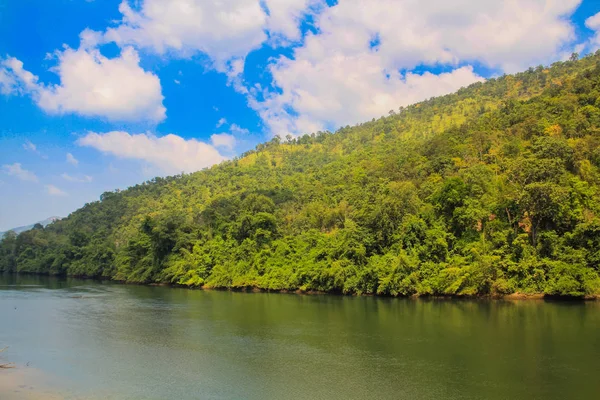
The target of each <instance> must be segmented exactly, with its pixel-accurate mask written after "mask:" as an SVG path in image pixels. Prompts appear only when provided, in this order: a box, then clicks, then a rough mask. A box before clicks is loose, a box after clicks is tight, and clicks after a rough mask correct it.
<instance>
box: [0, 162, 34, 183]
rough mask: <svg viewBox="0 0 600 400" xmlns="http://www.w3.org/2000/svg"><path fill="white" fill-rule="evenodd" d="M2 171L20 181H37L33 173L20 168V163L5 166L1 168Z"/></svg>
mask: <svg viewBox="0 0 600 400" xmlns="http://www.w3.org/2000/svg"><path fill="white" fill-rule="evenodd" d="M2 171H3V172H4V173H5V174H7V175H11V176H14V177H17V178H19V179H20V180H22V181H28V182H37V181H38V177H37V176H36V175H35V174H34V173H33V172H31V171H28V170H26V169H24V168H23V167H22V166H21V163H14V164H5V165H3V166H2Z"/></svg>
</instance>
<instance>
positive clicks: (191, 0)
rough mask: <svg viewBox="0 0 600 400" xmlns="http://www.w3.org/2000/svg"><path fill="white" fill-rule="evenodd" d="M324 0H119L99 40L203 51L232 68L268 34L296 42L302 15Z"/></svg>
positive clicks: (156, 48)
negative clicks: (116, 18) (113, 22)
mask: <svg viewBox="0 0 600 400" xmlns="http://www.w3.org/2000/svg"><path fill="white" fill-rule="evenodd" d="M324 4H325V2H324V0H227V1H205V0H178V1H164V0H142V1H141V2H140V6H139V7H136V8H135V9H134V8H133V7H132V6H131V5H130V1H128V0H123V1H122V2H121V4H120V6H119V11H120V12H121V14H122V16H123V17H122V20H121V22H120V24H119V25H117V26H116V27H114V28H109V29H107V31H106V32H105V33H104V35H103V40H104V41H114V42H116V43H117V44H119V45H121V46H123V45H135V46H137V47H142V48H147V49H150V50H152V51H154V52H156V53H159V54H164V53H167V52H170V53H174V54H177V55H179V56H189V55H192V54H194V53H196V52H202V53H205V54H206V55H208V56H209V57H210V59H211V60H212V61H213V62H214V64H215V67H216V68H217V69H218V70H221V71H228V70H230V69H233V70H235V69H237V65H236V63H239V61H240V59H243V58H245V57H246V55H247V54H248V53H249V52H250V51H252V50H254V49H256V48H258V47H260V46H261V45H262V44H263V43H264V42H265V41H267V39H268V38H269V36H271V37H276V38H278V39H279V40H280V41H297V40H299V39H300V36H301V34H300V30H299V25H300V23H301V20H302V17H303V16H304V15H305V14H307V13H310V12H314V10H316V9H318V8H319V7H322V6H323V5H324ZM238 65H239V64H238ZM229 72H230V74H231V75H234V72H235V71H229Z"/></svg>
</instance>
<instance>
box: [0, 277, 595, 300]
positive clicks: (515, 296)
mask: <svg viewBox="0 0 600 400" xmlns="http://www.w3.org/2000/svg"><path fill="white" fill-rule="evenodd" d="M4 274H5V275H15V276H18V275H28V276H46V277H53V278H74V279H81V280H91V281H97V282H112V283H117V284H121V285H137V286H149V287H152V286H155V287H169V288H174V289H188V290H206V291H210V290H215V291H223V292H239V293H279V294H295V295H301V296H313V295H328V296H347V297H379V298H390V299H422V300H510V301H514V300H538V301H575V302H577V301H584V302H587V301H599V300H600V294H598V295H584V296H557V295H547V294H544V293H521V292H515V293H509V294H499V293H495V294H480V295H457V294H451V295H418V294H413V295H410V296H404V295H400V296H389V295H379V294H375V293H366V294H365V293H362V294H357V293H342V292H326V291H319V290H301V289H279V290H269V289H263V288H260V287H257V286H249V287H239V288H228V287H207V286H186V285H179V284H176V283H168V282H146V283H143V282H127V281H121V280H115V279H107V278H101V277H100V278H98V277H90V276H81V275H79V276H77V275H51V274H40V273H30V272H8V273H7V272H4Z"/></svg>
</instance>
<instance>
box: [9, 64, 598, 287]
mask: <svg viewBox="0 0 600 400" xmlns="http://www.w3.org/2000/svg"><path fill="white" fill-rule="evenodd" d="M599 189H600V53H596V54H591V55H588V56H585V57H583V58H581V59H579V57H578V56H577V55H573V56H572V57H571V59H570V60H568V61H564V62H556V63H554V64H552V65H551V66H549V67H544V66H539V67H537V68H530V69H529V70H527V71H525V72H522V73H519V74H516V75H504V76H501V77H498V78H495V79H489V80H487V81H486V82H484V83H476V84H473V85H471V86H469V87H467V88H463V89H461V90H459V91H458V92H456V93H454V94H450V95H447V96H443V97H438V98H432V99H430V100H427V101H424V102H421V103H418V104H414V105H411V106H408V107H400V108H399V109H396V110H390V111H389V115H387V116H385V117H381V118H379V119H373V120H372V121H369V122H366V123H363V124H359V125H356V126H352V127H351V126H346V127H343V128H341V129H339V130H338V131H337V132H334V133H332V132H315V133H312V134H307V135H304V136H301V137H296V138H293V137H291V136H288V137H286V138H280V137H275V138H273V139H272V140H271V141H269V142H267V143H264V144H261V145H258V146H257V147H256V149H254V150H252V151H249V152H247V153H245V154H243V155H241V156H240V157H238V158H235V159H232V160H230V161H227V162H224V163H221V164H219V165H216V166H214V167H211V168H208V169H205V170H202V171H199V172H196V173H192V174H182V175H178V176H172V177H168V178H155V179H152V180H151V181H148V182H145V183H143V184H139V185H136V186H134V187H131V188H129V189H127V190H123V191H114V192H106V193H104V194H102V196H101V197H100V200H99V201H97V202H94V203H89V204H86V205H85V206H84V207H82V208H81V209H79V210H77V211H75V212H73V213H72V214H71V215H69V217H67V218H65V219H63V220H60V221H57V222H55V223H52V224H50V225H49V226H47V227H46V228H44V227H42V226H41V225H38V226H36V227H35V228H33V229H32V230H29V231H26V232H23V233H21V234H19V235H15V234H13V233H8V234H7V235H5V237H4V239H3V240H2V241H1V242H0V271H4V272H9V273H15V272H18V273H37V274H50V275H69V276H81V277H90V278H102V279H111V280H116V281H123V282H131V283H169V284H174V285H183V286H188V287H205V288H229V289H248V288H257V289H263V290H269V291H296V290H299V291H324V292H332V293H343V294H359V295H360V294H376V295H385V296H411V295H421V296H422V295H442V296H443V295H457V296H477V295H506V294H511V293H523V294H544V295H547V296H573V297H583V296H588V297H594V296H598V295H600V276H599V272H600V196H599Z"/></svg>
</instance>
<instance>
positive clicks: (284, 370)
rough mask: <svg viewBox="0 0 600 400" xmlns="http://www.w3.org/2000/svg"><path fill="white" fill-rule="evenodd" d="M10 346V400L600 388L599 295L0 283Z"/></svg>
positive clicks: (582, 391) (492, 395)
mask: <svg viewBox="0 0 600 400" xmlns="http://www.w3.org/2000/svg"><path fill="white" fill-rule="evenodd" d="M4 346H10V347H9V349H8V350H6V351H5V352H3V353H2V361H0V363H1V362H7V361H12V362H14V363H16V364H17V365H18V366H19V368H18V369H17V370H11V371H3V370H0V398H1V399H3V400H4V399H9V400H10V399H21V398H43V396H42V395H41V393H42V392H43V393H46V392H47V393H54V394H57V396H58V397H56V398H73V399H75V398H77V399H79V398H82V399H89V398H91V399H96V398H98V399H99V398H102V399H104V398H111V399H166V398H171V399H287V398H297V399H308V398H311V399H365V398H376V399H436V400H437V399H567V398H570V399H597V398H600V378H599V377H600V304H599V303H598V302H588V303H576V302H544V301H456V300H452V301H449V300H410V299H382V298H362V297H338V296H299V295H292V294H289V295H288V294H267V293H230V292H218V291H200V290H186V289H172V288H164V287H143V286H126V285H118V284H112V283H96V282H92V281H79V280H73V279H69V280H57V279H49V278H40V277H0V348H2V347H4ZM10 374H14V375H10ZM2 375H4V383H2ZM17 378H18V384H17ZM11 382H12V383H11ZM36 391H39V392H36ZM27 396H29V397H27ZM48 398H50V397H48Z"/></svg>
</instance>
